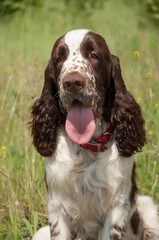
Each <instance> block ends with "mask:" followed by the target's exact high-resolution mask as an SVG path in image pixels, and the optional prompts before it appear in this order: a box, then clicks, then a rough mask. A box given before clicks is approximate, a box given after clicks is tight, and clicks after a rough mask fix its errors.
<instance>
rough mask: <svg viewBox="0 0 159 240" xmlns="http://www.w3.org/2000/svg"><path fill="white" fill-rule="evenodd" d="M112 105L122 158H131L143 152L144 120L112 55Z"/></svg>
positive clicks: (116, 138)
mask: <svg viewBox="0 0 159 240" xmlns="http://www.w3.org/2000/svg"><path fill="white" fill-rule="evenodd" d="M110 58H111V66H112V69H111V87H112V88H113V90H111V91H112V92H113V94H114V97H113V98H114V99H113V100H112V103H111V109H110V122H111V123H112V125H113V126H114V128H115V130H114V138H115V141H116V145H117V148H118V150H119V152H120V155H121V156H124V157H130V156H131V155H132V154H133V153H135V152H139V151H141V149H142V147H143V146H144V144H145V142H146V134H145V129H144V119H143V117H142V113H141V109H140V106H139V104H138V103H137V102H136V101H135V99H134V98H133V96H132V95H131V94H130V93H129V92H128V91H127V89H126V86H125V84H124V81H123V78H122V74H121V69H120V62H119V59H118V57H116V56H114V55H111V56H110Z"/></svg>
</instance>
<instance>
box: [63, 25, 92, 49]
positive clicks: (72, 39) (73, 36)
mask: <svg viewBox="0 0 159 240" xmlns="http://www.w3.org/2000/svg"><path fill="white" fill-rule="evenodd" d="M89 31H90V30H87V29H77V30H73V31H70V32H68V33H67V34H66V35H65V38H64V40H65V43H66V44H67V46H68V48H69V51H70V54H72V53H73V52H75V51H76V50H77V49H79V48H80V44H81V42H82V41H83V39H84V37H85V35H86V34H87V33H88V32H89Z"/></svg>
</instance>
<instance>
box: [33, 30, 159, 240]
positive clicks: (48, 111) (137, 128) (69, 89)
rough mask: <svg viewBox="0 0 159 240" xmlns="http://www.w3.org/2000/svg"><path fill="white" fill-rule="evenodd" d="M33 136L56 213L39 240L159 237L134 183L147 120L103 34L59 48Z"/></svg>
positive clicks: (76, 34) (75, 38)
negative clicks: (135, 157)
mask: <svg viewBox="0 0 159 240" xmlns="http://www.w3.org/2000/svg"><path fill="white" fill-rule="evenodd" d="M31 130H32V136H33V143H34V145H35V148H36V149H37V151H38V152H39V153H40V154H41V155H42V156H44V157H45V162H46V184H47V188H48V215H49V226H47V227H44V228H42V229H40V230H39V231H38V232H37V233H36V234H35V236H34V238H33V239H34V240H41V239H45V240H48V239H51V240H73V239H76V240H79V239H81V240H157V239H159V217H158V214H157V206H156V205H155V204H154V203H153V201H152V199H151V198H149V197H146V196H140V195H139V194H138V189H137V186H136V182H135V161H134V154H135V153H136V152H140V151H141V149H142V147H143V146H144V144H145V143H146V134H145V129H144V119H143V117H142V113H141V109H140V106H139V104H138V103H137V102H136V101H135V99H134V98H133V96H132V95H131V93H129V92H128V91H127V88H126V86H125V84H124V81H123V78H122V74H121V68H120V61H119V58H118V57H116V56H115V55H112V54H111V53H110V51H109V49H108V46H107V44H106V42H105V40H104V39H103V37H102V36H100V35H98V34H96V33H93V32H92V31H90V30H87V29H78V30H73V31H70V32H68V33H66V34H65V35H63V36H62V37H60V38H59V39H58V40H57V41H56V42H55V44H54V46H53V50H52V53H51V58H50V60H49V62H48V65H47V67H46V70H45V82H44V87H43V90H42V94H41V97H40V98H39V99H37V100H36V101H35V103H34V105H33V107H32V120H31Z"/></svg>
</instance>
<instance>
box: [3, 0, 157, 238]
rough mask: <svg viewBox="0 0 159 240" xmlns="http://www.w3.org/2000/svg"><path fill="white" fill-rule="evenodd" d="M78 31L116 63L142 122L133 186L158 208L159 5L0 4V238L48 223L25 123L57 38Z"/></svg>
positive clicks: (31, 0) (114, 0)
mask: <svg viewBox="0 0 159 240" xmlns="http://www.w3.org/2000/svg"><path fill="white" fill-rule="evenodd" d="M76 28H88V29H91V30H92V31H94V32H96V33H98V34H100V35H102V36H103V37H104V38H105V39H106V41H107V44H108V46H109V49H110V51H111V53H113V54H115V55H117V56H118V57H119V58H120V60H121V68H122V74H123V77H124V80H125V83H126V85H127V88H128V89H129V90H130V91H131V92H132V93H133V95H134V97H135V99H136V100H137V101H138V102H139V103H140V105H141V107H142V111H143V115H144V118H145V120H146V126H145V127H146V131H147V138H148V144H147V145H146V146H145V147H144V148H143V152H142V153H139V154H137V155H136V163H137V183H138V187H139V189H140V193H141V194H144V195H146V194H148V195H150V196H152V197H153V199H154V201H155V202H156V203H158V204H159V124H158V119H159V44H158V43H159V1H158V0H147V1H146V0H145V1H144V0H134V1H131V0H120V1H119V0H99V1H94V0H61V1H55V0H1V1H0V240H1V239H3V240H4V239H9V240H13V239H16V240H17V239H18V240H20V239H21V240H23V239H31V237H32V235H33V234H34V232H35V231H36V230H37V228H39V227H40V226H43V225H45V224H47V193H46V189H45V184H44V180H43V179H44V172H45V166H44V165H45V163H44V159H43V158H42V157H41V156H40V155H39V154H38V153H36V151H35V149H34V147H33V145H32V139H31V137H30V130H29V128H28V126H27V122H28V119H29V114H30V106H31V105H32V104H33V101H34V98H35V96H37V97H39V96H40V93H41V89H42V85H43V73H44V69H45V66H46V64H47V62H48V59H49V58H50V52H51V49H52V46H53V44H54V42H55V40H56V39H57V38H58V37H60V36H61V35H63V34H64V33H66V32H67V31H69V30H72V29H76ZM37 213H38V214H37Z"/></svg>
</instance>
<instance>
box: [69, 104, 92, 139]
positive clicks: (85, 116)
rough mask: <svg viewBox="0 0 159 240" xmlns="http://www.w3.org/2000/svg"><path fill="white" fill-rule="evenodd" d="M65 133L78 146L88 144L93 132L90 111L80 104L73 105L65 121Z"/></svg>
mask: <svg viewBox="0 0 159 240" xmlns="http://www.w3.org/2000/svg"><path fill="white" fill-rule="evenodd" d="M65 127H66V132H67V134H68V136H69V138H70V139H71V140H72V141H73V142H75V143H78V144H85V143H88V142H89V141H90V139H91V137H92V136H93V133H94V131H95V122H94V115H93V112H92V109H91V108H90V107H86V106H84V105H83V104H81V103H78V102H77V103H74V104H73V106H72V108H71V110H70V111H69V112H68V115H67V119H66V126H65Z"/></svg>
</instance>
